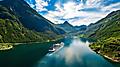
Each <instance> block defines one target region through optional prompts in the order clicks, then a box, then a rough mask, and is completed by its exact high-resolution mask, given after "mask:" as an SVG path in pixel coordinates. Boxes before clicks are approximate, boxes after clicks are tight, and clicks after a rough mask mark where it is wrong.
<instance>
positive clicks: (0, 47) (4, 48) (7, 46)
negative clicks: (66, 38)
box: [0, 38, 62, 51]
mask: <svg viewBox="0 0 120 67" xmlns="http://www.w3.org/2000/svg"><path fill="white" fill-rule="evenodd" d="M60 39H62V38H60ZM60 39H54V40H47V41H44V42H28V43H0V51H7V50H11V49H12V48H14V46H17V45H20V44H31V43H49V42H55V41H58V40H60Z"/></svg>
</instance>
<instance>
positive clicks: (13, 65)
mask: <svg viewBox="0 0 120 67" xmlns="http://www.w3.org/2000/svg"><path fill="white" fill-rule="evenodd" d="M63 42H64V44H65V45H64V47H63V48H62V49H60V50H59V51H57V52H55V53H53V54H51V55H49V54H46V53H47V51H48V49H49V47H50V45H52V44H53V43H43V44H39V43H37V44H28V45H25V44H24V45H19V46H17V47H16V48H14V49H12V50H10V51H1V52H0V67H115V66H114V65H113V64H112V63H110V62H108V61H107V60H106V59H104V58H103V57H102V56H100V55H98V54H96V53H95V52H94V51H92V50H91V49H90V48H89V47H88V46H89V44H90V43H89V41H88V40H86V39H82V38H81V39H79V38H68V39H64V40H63ZM43 48H44V49H43Z"/></svg>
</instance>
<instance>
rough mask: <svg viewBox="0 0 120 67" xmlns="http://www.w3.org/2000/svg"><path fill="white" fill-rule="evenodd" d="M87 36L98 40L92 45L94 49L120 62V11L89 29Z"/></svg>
mask: <svg viewBox="0 0 120 67" xmlns="http://www.w3.org/2000/svg"><path fill="white" fill-rule="evenodd" d="M87 32H88V33H86V36H87V37H89V38H92V39H97V42H96V43H93V44H91V45H90V47H91V48H92V49H94V50H95V51H96V52H99V53H100V54H102V55H106V56H108V57H109V59H110V58H111V59H112V60H114V61H116V62H120V10H117V11H114V12H112V13H110V14H109V15H108V16H106V17H105V18H103V19H101V20H100V21H98V22H97V23H95V24H91V25H90V26H89V27H88V29H87Z"/></svg>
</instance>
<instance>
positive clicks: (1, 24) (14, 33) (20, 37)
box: [0, 5, 50, 42]
mask: <svg viewBox="0 0 120 67" xmlns="http://www.w3.org/2000/svg"><path fill="white" fill-rule="evenodd" d="M48 39H50V38H48V37H47V36H46V35H43V34H42V33H38V32H35V31H30V30H28V29H26V28H25V27H24V26H23V25H22V24H21V22H20V21H19V19H18V18H17V17H16V16H15V15H14V14H13V13H12V12H11V11H10V10H8V9H7V8H6V7H4V6H1V5H0V42H33V41H41V42H43V41H47V40H48Z"/></svg>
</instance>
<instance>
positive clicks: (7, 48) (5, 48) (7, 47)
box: [0, 43, 14, 51]
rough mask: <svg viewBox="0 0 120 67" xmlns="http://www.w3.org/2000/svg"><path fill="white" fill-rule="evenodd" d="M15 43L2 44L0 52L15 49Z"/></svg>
mask: <svg viewBox="0 0 120 67" xmlns="http://www.w3.org/2000/svg"><path fill="white" fill-rule="evenodd" d="M13 45H14V44H13V43H0V51H5V50H10V49H12V48H13Z"/></svg>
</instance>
